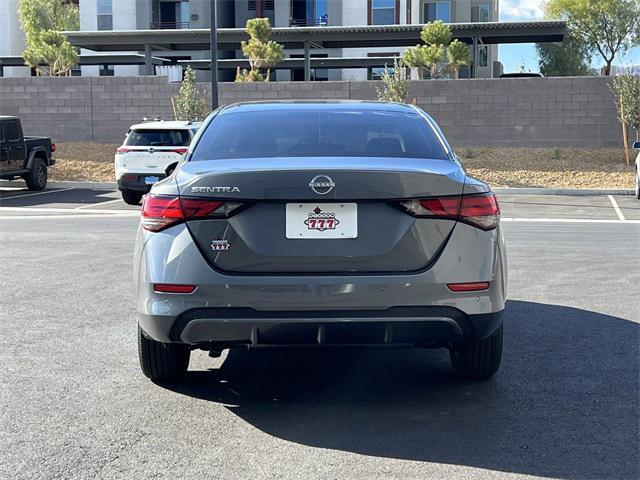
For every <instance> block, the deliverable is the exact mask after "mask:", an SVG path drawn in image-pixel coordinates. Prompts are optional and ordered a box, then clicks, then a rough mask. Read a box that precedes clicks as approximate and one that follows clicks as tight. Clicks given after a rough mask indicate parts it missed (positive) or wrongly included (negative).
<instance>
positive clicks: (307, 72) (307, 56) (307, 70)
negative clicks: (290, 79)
mask: <svg viewBox="0 0 640 480" xmlns="http://www.w3.org/2000/svg"><path fill="white" fill-rule="evenodd" d="M310 80H311V53H310V52H309V42H304V81H305V82H308V81H310Z"/></svg>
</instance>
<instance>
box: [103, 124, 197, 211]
mask: <svg viewBox="0 0 640 480" xmlns="http://www.w3.org/2000/svg"><path fill="white" fill-rule="evenodd" d="M200 125H201V123H192V122H165V121H157V122H145V123H139V124H137V125H132V126H131V128H130V129H129V132H128V133H127V136H126V137H125V139H124V142H123V143H122V146H121V147H119V148H118V149H117V150H116V156H115V168H116V181H117V182H118V189H119V190H120V191H121V192H122V199H123V200H124V201H125V202H126V203H128V204H129V205H137V204H139V203H140V200H142V196H143V195H144V194H145V193H147V192H148V191H149V190H150V189H151V185H153V184H154V183H156V182H158V181H160V180H161V179H163V178H165V177H166V176H167V174H168V173H170V171H171V170H172V169H173V168H170V167H174V166H175V165H176V164H177V163H178V162H179V161H180V159H181V158H182V155H184V154H185V153H186V152H187V149H188V148H189V144H190V143H191V139H192V138H193V137H194V135H195V134H196V132H197V131H198V128H199V127H200Z"/></svg>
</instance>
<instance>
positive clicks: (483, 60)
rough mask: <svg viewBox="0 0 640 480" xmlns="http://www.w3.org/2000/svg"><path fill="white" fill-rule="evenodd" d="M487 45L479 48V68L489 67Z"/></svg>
mask: <svg viewBox="0 0 640 480" xmlns="http://www.w3.org/2000/svg"><path fill="white" fill-rule="evenodd" d="M488 48H489V47H487V46H486V45H480V46H479V47H478V67H487V66H488V65H489V51H488Z"/></svg>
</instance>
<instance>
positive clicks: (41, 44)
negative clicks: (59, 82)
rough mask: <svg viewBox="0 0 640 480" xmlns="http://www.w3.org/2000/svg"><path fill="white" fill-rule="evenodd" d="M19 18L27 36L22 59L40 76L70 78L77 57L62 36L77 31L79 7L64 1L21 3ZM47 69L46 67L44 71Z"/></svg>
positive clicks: (25, 1) (35, 0) (28, 1)
mask: <svg viewBox="0 0 640 480" xmlns="http://www.w3.org/2000/svg"><path fill="white" fill-rule="evenodd" d="M18 15H19V17H20V23H21V25H22V30H24V34H25V43H26V46H25V50H24V52H23V53H22V56H23V58H24V60H25V62H26V63H27V65H29V66H30V67H32V68H35V70H36V74H37V75H43V74H45V73H47V72H48V74H49V75H51V76H58V75H68V74H69V72H70V70H71V67H73V66H74V65H75V64H77V63H78V53H77V51H76V49H75V48H74V47H72V46H71V45H70V44H69V42H68V41H67V39H66V37H65V36H64V35H62V34H61V33H60V31H63V30H78V29H79V28H80V16H79V13H78V7H77V6H76V5H74V4H73V3H71V2H67V1H65V0H20V4H19V6H18ZM45 66H46V67H45Z"/></svg>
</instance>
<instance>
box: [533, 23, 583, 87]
mask: <svg viewBox="0 0 640 480" xmlns="http://www.w3.org/2000/svg"><path fill="white" fill-rule="evenodd" d="M536 50H537V52H538V65H539V67H540V73H542V74H543V75H544V76H545V77H567V76H586V75H593V71H592V69H591V66H590V60H591V54H592V53H593V49H592V48H591V47H589V45H587V44H586V43H584V41H583V40H582V38H580V37H575V36H573V35H571V34H569V35H566V36H565V37H564V40H563V41H562V43H539V44H538V45H536Z"/></svg>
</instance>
